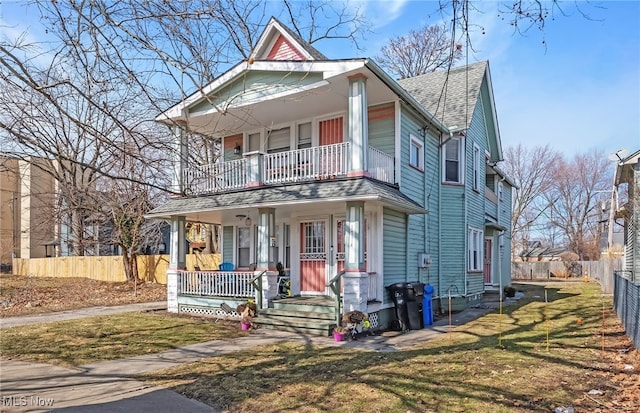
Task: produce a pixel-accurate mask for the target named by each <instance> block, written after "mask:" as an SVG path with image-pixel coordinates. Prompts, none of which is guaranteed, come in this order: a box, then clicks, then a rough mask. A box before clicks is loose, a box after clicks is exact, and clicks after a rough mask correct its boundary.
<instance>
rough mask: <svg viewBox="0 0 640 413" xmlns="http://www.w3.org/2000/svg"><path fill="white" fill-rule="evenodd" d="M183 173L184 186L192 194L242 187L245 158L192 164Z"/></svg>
mask: <svg viewBox="0 0 640 413" xmlns="http://www.w3.org/2000/svg"><path fill="white" fill-rule="evenodd" d="M184 175H185V176H184V178H185V179H184V181H185V187H186V188H188V190H189V192H190V193H192V194H194V195H197V194H205V193H212V192H223V191H228V190H230V189H239V188H244V187H245V186H246V185H247V160H246V158H243V159H237V160H234V161H227V162H220V163H212V164H208V165H200V166H193V167H190V168H188V169H186V170H185V171H184Z"/></svg>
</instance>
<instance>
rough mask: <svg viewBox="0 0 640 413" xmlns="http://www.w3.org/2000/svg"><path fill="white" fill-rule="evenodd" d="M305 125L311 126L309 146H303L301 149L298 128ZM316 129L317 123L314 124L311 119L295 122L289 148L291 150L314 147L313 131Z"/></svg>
mask: <svg viewBox="0 0 640 413" xmlns="http://www.w3.org/2000/svg"><path fill="white" fill-rule="evenodd" d="M306 124H309V125H311V136H310V141H309V146H304V147H302V148H301V147H300V126H302V125H306ZM317 127H318V125H317V123H314V122H313V120H312V119H309V120H305V121H298V122H295V125H294V137H293V145H292V146H291V148H292V149H306V148H312V147H313V146H315V145H314V140H315V139H314V137H315V129H316V128H317ZM305 145H306V144H305Z"/></svg>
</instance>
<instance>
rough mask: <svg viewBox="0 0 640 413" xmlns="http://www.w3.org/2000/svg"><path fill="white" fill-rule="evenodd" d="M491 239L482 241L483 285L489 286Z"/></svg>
mask: <svg viewBox="0 0 640 413" xmlns="http://www.w3.org/2000/svg"><path fill="white" fill-rule="evenodd" d="M491 244H492V242H491V239H490V238H485V240H484V283H485V284H491V258H492V251H493V250H492V248H491Z"/></svg>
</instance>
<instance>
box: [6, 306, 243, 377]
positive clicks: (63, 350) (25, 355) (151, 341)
mask: <svg viewBox="0 0 640 413" xmlns="http://www.w3.org/2000/svg"><path fill="white" fill-rule="evenodd" d="M246 334H247V332H243V331H241V330H240V327H239V325H238V323H237V322H232V321H223V320H220V321H218V322H215V321H214V319H201V318H192V317H186V316H177V315H170V314H166V313H155V314H154V313H125V314H119V315H110V316H99V317H89V318H82V319H77V320H69V321H59V322H55V323H46V324H36V325H28V326H24V327H13V328H6V329H2V330H1V334H0V356H1V357H2V358H3V359H7V358H11V359H16V360H24V361H34V362H40V363H51V364H58V365H63V366H80V365H83V364H89V363H95V362H98V361H104V360H117V359H123V358H128V357H133V356H138V355H142V354H148V353H159V352H161V351H165V350H171V349H174V348H177V347H181V346H186V345H189V344H195V343H201V342H205V341H210V340H220V339H231V338H235V337H240V336H242V335H246Z"/></svg>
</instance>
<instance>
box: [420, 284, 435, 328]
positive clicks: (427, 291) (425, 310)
mask: <svg viewBox="0 0 640 413" xmlns="http://www.w3.org/2000/svg"><path fill="white" fill-rule="evenodd" d="M422 317H423V319H424V325H425V326H430V325H432V324H433V287H432V286H431V284H427V285H425V286H424V296H423V297H422Z"/></svg>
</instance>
